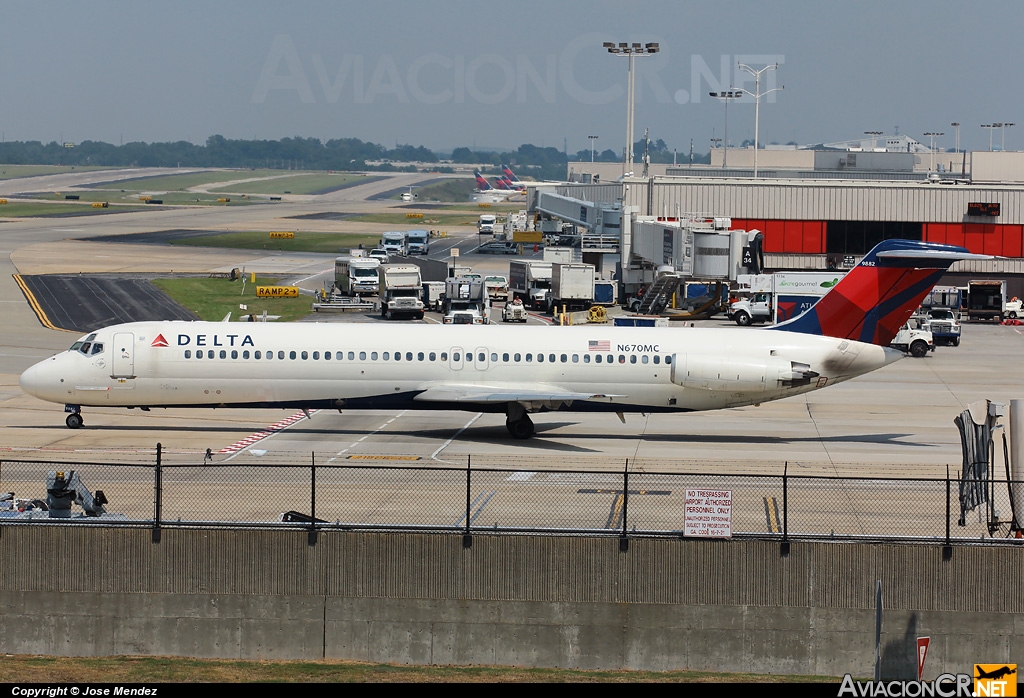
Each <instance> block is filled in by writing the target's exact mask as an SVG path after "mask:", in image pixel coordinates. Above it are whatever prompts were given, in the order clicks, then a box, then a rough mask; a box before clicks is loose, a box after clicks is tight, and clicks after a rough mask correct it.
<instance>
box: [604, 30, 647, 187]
mask: <svg viewBox="0 0 1024 698" xmlns="http://www.w3.org/2000/svg"><path fill="white" fill-rule="evenodd" d="M604 47H605V48H606V49H608V53H610V54H613V55H615V56H625V57H627V58H628V59H629V72H628V76H627V80H626V151H625V153H624V154H623V157H622V161H623V162H622V173H623V174H625V173H626V172H631V171H632V169H633V168H632V165H633V96H634V94H635V89H634V84H635V80H634V77H633V59H634V58H635V57H636V56H650V55H652V54H655V53H657V52H658V51H660V50H661V47H660V46H659V45H658V44H657V43H650V44H626V43H619V44H613V43H612V42H610V41H606V42H604Z"/></svg>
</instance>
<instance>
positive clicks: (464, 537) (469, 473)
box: [462, 455, 473, 548]
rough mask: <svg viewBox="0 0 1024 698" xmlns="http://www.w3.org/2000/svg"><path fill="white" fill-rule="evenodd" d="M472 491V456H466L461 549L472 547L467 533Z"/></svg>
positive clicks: (471, 537)
mask: <svg viewBox="0 0 1024 698" xmlns="http://www.w3.org/2000/svg"><path fill="white" fill-rule="evenodd" d="M472 489H473V456H472V455H467V456H466V529H465V530H464V531H463V533H462V547H463V548H472V547H473V535H472V534H471V533H470V532H469V515H470V510H471V508H472V506H473V504H472V502H471V501H470V497H471V496H472Z"/></svg>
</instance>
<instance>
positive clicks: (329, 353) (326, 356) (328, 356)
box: [324, 351, 341, 361]
mask: <svg viewBox="0 0 1024 698" xmlns="http://www.w3.org/2000/svg"><path fill="white" fill-rule="evenodd" d="M338 358H339V359H340V358H341V352H340V351H339V352H338ZM330 360H331V352H329V351H325V352H324V361H330Z"/></svg>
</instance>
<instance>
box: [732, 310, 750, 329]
mask: <svg viewBox="0 0 1024 698" xmlns="http://www.w3.org/2000/svg"><path fill="white" fill-rule="evenodd" d="M734 319H735V320H736V324H737V325H740V326H741V327H746V326H747V325H749V324H750V315H749V314H747V312H746V311H745V310H741V311H739V312H738V313H736V315H735V316H734Z"/></svg>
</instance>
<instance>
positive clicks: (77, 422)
mask: <svg viewBox="0 0 1024 698" xmlns="http://www.w3.org/2000/svg"><path fill="white" fill-rule="evenodd" d="M64 411H65V412H70V413H71V414H69V415H68V417H67V419H65V420H64V423H65V424H67V425H68V429H81V428H82V425H83V424H85V421H84V420H83V419H82V408H81V407H79V406H78V405H64Z"/></svg>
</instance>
